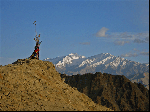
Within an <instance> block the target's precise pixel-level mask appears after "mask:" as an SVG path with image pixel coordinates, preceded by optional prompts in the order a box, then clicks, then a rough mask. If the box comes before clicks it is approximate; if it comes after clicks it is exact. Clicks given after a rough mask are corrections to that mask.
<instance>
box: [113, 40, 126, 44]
mask: <svg viewBox="0 0 150 112" xmlns="http://www.w3.org/2000/svg"><path fill="white" fill-rule="evenodd" d="M125 43H129V41H121V40H116V41H114V44H115V45H124V44H125Z"/></svg>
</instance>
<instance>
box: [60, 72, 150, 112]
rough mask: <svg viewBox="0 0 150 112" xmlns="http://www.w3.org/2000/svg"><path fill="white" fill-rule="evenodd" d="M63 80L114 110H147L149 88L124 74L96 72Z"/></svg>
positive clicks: (66, 77) (67, 77)
mask: <svg viewBox="0 0 150 112" xmlns="http://www.w3.org/2000/svg"><path fill="white" fill-rule="evenodd" d="M61 77H62V78H65V82H66V83H67V84H69V85H70V86H72V87H76V88H77V89H78V91H80V92H82V93H84V94H86V95H87V96H89V97H90V98H91V99H92V100H93V101H94V102H95V103H97V104H100V105H103V106H106V107H108V108H111V109H113V110H115V111H149V90H148V89H147V88H145V87H144V86H143V85H142V84H141V83H139V84H138V83H132V82H131V81H130V80H129V79H127V78H126V77H125V76H124V75H111V74H107V73H103V74H102V73H101V72H96V73H95V74H91V73H87V74H83V75H80V74H78V75H72V76H66V75H65V74H61Z"/></svg>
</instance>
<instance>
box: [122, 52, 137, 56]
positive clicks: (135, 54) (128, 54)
mask: <svg viewBox="0 0 150 112" xmlns="http://www.w3.org/2000/svg"><path fill="white" fill-rule="evenodd" d="M137 56H138V54H137V53H131V52H129V53H127V54H122V55H121V56H120V57H137Z"/></svg>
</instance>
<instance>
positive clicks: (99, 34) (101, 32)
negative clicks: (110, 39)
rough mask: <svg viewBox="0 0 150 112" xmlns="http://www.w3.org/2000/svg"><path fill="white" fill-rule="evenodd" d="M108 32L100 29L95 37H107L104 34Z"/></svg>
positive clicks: (103, 28) (105, 29)
mask: <svg viewBox="0 0 150 112" xmlns="http://www.w3.org/2000/svg"><path fill="white" fill-rule="evenodd" d="M107 30H109V29H108V28H105V27H102V28H101V29H100V30H99V31H98V32H97V33H96V36H97V37H106V36H107V35H106V34H105V33H106V31H107Z"/></svg>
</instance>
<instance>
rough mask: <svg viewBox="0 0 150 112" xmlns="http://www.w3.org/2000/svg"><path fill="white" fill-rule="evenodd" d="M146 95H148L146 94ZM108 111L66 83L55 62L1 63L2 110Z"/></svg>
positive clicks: (25, 61) (18, 61) (0, 105)
mask: <svg viewBox="0 0 150 112" xmlns="http://www.w3.org/2000/svg"><path fill="white" fill-rule="evenodd" d="M143 98H145V97H143ZM44 110H46V111H83V110H85V111H96V110H98V111H106V110H107V111H109V110H112V109H109V108H107V107H105V106H102V105H99V104H96V103H94V102H93V101H92V99H91V98H89V97H88V96H86V95H85V94H84V93H80V92H79V91H78V90H77V89H76V88H75V87H71V86H69V85H68V84H66V83H65V82H64V81H63V80H62V79H61V77H60V74H59V73H58V72H57V71H56V69H55V67H54V65H53V63H51V62H48V61H41V60H36V59H31V60H29V59H18V60H17V61H16V62H14V63H13V64H8V65H5V66H0V111H44Z"/></svg>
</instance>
